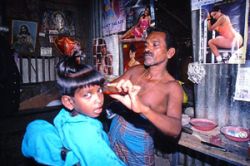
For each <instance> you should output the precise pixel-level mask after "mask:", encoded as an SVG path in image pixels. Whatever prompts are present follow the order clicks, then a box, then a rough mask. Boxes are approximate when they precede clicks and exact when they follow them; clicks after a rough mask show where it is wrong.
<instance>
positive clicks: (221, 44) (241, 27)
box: [199, 0, 248, 64]
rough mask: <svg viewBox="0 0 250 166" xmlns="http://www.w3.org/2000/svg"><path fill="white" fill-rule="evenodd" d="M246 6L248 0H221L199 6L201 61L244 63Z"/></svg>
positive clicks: (246, 34)
mask: <svg viewBox="0 0 250 166" xmlns="http://www.w3.org/2000/svg"><path fill="white" fill-rule="evenodd" d="M247 9H248V0H224V1H222V2H216V3H213V4H208V5H202V6H201V8H200V41H201V42H200V53H199V61H200V62H202V63H219V64H220V63H228V64H244V63H245V60H246V48H247V37H248V33H247V24H248V21H247V18H248V10H247Z"/></svg>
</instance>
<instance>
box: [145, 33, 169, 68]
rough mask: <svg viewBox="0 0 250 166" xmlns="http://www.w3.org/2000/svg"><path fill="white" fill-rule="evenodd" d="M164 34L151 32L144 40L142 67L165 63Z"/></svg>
mask: <svg viewBox="0 0 250 166" xmlns="http://www.w3.org/2000/svg"><path fill="white" fill-rule="evenodd" d="M165 37H166V34H165V33H163V32H152V33H151V34H150V35H149V36H148V37H147V39H146V42H145V51H144V65H146V66H154V65H158V64H160V63H162V62H165V61H167V48H166V42H165Z"/></svg>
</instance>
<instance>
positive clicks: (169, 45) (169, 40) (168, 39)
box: [147, 27, 176, 49]
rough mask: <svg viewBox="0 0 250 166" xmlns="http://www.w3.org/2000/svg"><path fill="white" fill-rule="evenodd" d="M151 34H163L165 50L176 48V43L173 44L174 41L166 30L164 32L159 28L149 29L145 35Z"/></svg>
mask: <svg viewBox="0 0 250 166" xmlns="http://www.w3.org/2000/svg"><path fill="white" fill-rule="evenodd" d="M152 32H163V33H165V34H166V35H165V42H166V46H167V49H169V48H176V43H175V40H174V38H173V36H172V35H171V34H170V33H169V31H168V30H164V29H161V28H158V27H157V28H156V27H150V28H148V29H147V34H148V35H149V34H151V33H152Z"/></svg>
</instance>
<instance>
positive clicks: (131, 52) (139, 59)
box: [122, 41, 145, 71]
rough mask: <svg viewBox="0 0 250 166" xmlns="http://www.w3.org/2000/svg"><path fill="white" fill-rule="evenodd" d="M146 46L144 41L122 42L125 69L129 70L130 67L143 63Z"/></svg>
mask: <svg viewBox="0 0 250 166" xmlns="http://www.w3.org/2000/svg"><path fill="white" fill-rule="evenodd" d="M144 47H145V46H144V42H143V41H136V42H126V43H123V44H122V50H123V65H124V66H123V67H124V71H127V70H128V68H130V67H132V66H135V65H138V64H143V61H144V58H143V52H144Z"/></svg>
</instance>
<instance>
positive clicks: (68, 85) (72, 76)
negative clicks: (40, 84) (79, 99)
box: [57, 56, 104, 96]
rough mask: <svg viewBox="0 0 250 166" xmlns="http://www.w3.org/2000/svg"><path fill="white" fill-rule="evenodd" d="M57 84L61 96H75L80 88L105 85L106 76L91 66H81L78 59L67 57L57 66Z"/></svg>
mask: <svg viewBox="0 0 250 166" xmlns="http://www.w3.org/2000/svg"><path fill="white" fill-rule="evenodd" d="M57 84H58V86H59V89H60V92H61V95H68V96H74V94H75V91H76V90H77V89H78V88H84V87H88V86H92V85H100V86H103V84H104V76H103V75H102V74H101V73H100V72H98V71H97V70H95V69H94V68H93V67H92V66H90V65H85V64H79V63H77V61H76V57H74V56H72V57H66V58H64V59H63V60H61V61H60V62H59V63H58V65H57Z"/></svg>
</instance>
